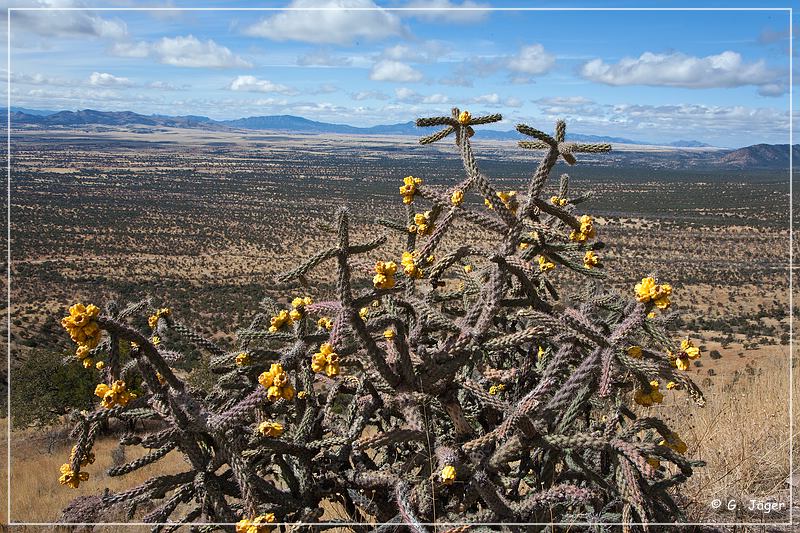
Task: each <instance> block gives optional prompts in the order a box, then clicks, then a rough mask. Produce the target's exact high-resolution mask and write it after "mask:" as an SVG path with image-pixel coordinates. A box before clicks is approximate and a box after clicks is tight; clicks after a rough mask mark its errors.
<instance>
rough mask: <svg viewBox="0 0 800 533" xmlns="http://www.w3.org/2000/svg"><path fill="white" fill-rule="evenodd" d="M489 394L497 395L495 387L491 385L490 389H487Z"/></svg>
mask: <svg viewBox="0 0 800 533" xmlns="http://www.w3.org/2000/svg"><path fill="white" fill-rule="evenodd" d="M489 394H491V395H492V396H494V395H495V394H497V385H492V386H491V387H489Z"/></svg>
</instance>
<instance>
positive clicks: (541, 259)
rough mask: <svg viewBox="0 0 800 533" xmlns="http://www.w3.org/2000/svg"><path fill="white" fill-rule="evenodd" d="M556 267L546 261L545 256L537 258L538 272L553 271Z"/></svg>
mask: <svg viewBox="0 0 800 533" xmlns="http://www.w3.org/2000/svg"><path fill="white" fill-rule="evenodd" d="M555 267H556V265H555V263H553V262H552V261H550V260H549V259H547V258H546V257H545V256H543V255H540V256H539V270H541V271H542V272H547V271H549V270H553V269H554V268H555Z"/></svg>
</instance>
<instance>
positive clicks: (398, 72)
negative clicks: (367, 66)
mask: <svg viewBox="0 0 800 533" xmlns="http://www.w3.org/2000/svg"><path fill="white" fill-rule="evenodd" d="M369 79H371V80H374V81H393V82H401V83H402V82H412V81H420V80H421V79H422V73H421V72H419V71H418V70H415V69H414V68H412V67H410V66H408V65H406V64H405V63H401V62H400V61H392V60H389V59H385V60H383V61H378V62H377V63H375V65H373V67H372V70H371V71H370V73H369Z"/></svg>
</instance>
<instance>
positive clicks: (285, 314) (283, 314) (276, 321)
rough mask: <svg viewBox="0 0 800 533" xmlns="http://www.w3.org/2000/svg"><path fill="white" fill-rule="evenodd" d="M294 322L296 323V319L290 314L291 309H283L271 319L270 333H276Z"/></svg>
mask: <svg viewBox="0 0 800 533" xmlns="http://www.w3.org/2000/svg"><path fill="white" fill-rule="evenodd" d="M292 324H294V320H292V317H290V316H289V311H287V310H286V309H281V310H280V311H279V312H278V314H277V315H275V316H273V317H272V318H270V319H269V331H270V333H275V332H277V331H278V330H279V329H281V328H282V327H283V326H291V325H292Z"/></svg>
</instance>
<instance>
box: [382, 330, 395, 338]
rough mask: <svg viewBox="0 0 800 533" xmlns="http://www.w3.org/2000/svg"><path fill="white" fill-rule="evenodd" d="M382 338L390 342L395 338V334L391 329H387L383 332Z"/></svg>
mask: <svg viewBox="0 0 800 533" xmlns="http://www.w3.org/2000/svg"><path fill="white" fill-rule="evenodd" d="M383 336H384V337H385V338H386V340H392V339H394V338H395V337H396V336H397V333H395V331H394V330H393V329H391V328H389V329H387V330H386V331H384V332H383Z"/></svg>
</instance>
